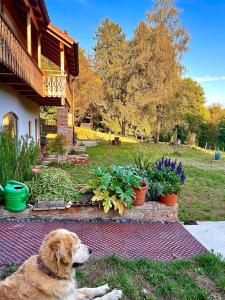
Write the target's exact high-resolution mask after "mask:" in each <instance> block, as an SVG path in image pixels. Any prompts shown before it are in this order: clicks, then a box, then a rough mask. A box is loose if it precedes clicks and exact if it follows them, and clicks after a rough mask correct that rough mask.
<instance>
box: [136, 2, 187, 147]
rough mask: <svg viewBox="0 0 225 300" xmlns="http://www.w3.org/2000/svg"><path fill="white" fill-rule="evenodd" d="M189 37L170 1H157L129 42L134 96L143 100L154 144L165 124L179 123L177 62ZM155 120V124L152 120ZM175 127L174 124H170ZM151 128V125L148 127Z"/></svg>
mask: <svg viewBox="0 0 225 300" xmlns="http://www.w3.org/2000/svg"><path fill="white" fill-rule="evenodd" d="M188 41H189V37H188V34H187V33H186V31H185V29H184V28H182V27H181V25H180V22H179V11H178V9H176V8H175V7H174V2H173V1H170V0H161V1H159V0H156V1H155V5H154V6H153V8H152V10H151V11H150V12H149V13H148V14H147V20H146V22H141V23H140V24H139V25H138V27H137V29H136V31H135V36H134V39H133V42H132V45H133V56H132V57H133V58H134V65H135V74H134V75H133V76H132V81H133V82H132V84H131V85H133V86H134V88H135V89H136V95H137V97H139V98H140V94H142V95H141V96H142V97H143V98H144V101H141V104H142V105H144V107H145V111H146V114H148V116H151V122H150V123H152V122H153V123H154V126H153V132H154V137H155V141H156V142H158V141H159V135H160V132H161V130H162V129H163V126H168V124H172V123H171V122H168V120H170V121H171V120H172V121H174V122H173V123H176V122H175V120H176V119H178V116H179V114H178V113H176V112H174V114H173V118H172V119H170V118H169V117H171V116H172V114H171V111H170V109H171V108H173V109H175V111H176V108H177V107H178V106H177V105H176V106H175V105H174V103H175V102H174V101H172V99H175V98H174V97H173V96H174V95H175V93H176V92H177V89H178V87H179V81H180V73H181V65H180V62H179V60H180V58H181V56H182V54H183V53H184V52H185V51H187V44H188ZM153 119H154V120H153ZM173 125H175V124H173ZM151 126H152V125H151Z"/></svg>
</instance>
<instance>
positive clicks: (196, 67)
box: [46, 0, 225, 106]
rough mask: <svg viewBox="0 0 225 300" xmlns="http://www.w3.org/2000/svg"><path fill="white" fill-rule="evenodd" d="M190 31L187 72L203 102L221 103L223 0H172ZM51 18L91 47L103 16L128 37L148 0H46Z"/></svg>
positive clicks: (224, 82) (224, 86)
mask: <svg viewBox="0 0 225 300" xmlns="http://www.w3.org/2000/svg"><path fill="white" fill-rule="evenodd" d="M175 3H176V5H177V6H178V7H179V8H180V9H181V10H182V14H181V21H182V23H183V25H184V26H185V27H186V28H187V30H188V32H189V34H190V35H191V38H192V40H191V43H190V51H189V53H187V54H186V55H185V57H184V59H183V64H184V65H185V66H186V68H187V71H186V74H185V76H190V77H192V78H194V79H196V80H197V81H199V83H200V84H201V85H202V86H203V87H204V89H205V93H206V98H207V104H211V103H214V102H216V103H221V104H223V105H224V106H225V0H176V1H175ZM46 4H47V8H48V11H49V15H50V19H51V21H52V22H53V23H54V24H55V25H56V26H58V27H60V28H61V29H63V30H64V29H66V30H67V31H68V33H69V34H70V35H71V36H72V37H73V38H75V39H76V40H77V41H78V42H79V44H80V47H82V48H84V49H85V50H86V51H87V52H91V51H92V47H93V45H94V40H93V36H94V32H95V29H96V27H97V26H98V24H99V23H100V22H101V20H102V19H103V18H105V17H109V18H110V19H111V20H113V21H115V22H118V23H120V25H121V26H122V28H123V30H124V32H125V33H126V34H127V36H128V38H130V37H132V34H133V31H134V29H135V27H136V26H137V24H138V22H139V21H140V20H143V19H144V18H145V13H146V11H147V10H149V8H150V7H151V4H152V0H46Z"/></svg>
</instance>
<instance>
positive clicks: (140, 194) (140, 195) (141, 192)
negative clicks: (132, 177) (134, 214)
mask: <svg viewBox="0 0 225 300" xmlns="http://www.w3.org/2000/svg"><path fill="white" fill-rule="evenodd" d="M147 191H148V186H147V185H144V186H142V187H141V189H137V188H134V193H135V198H134V201H133V205H134V206H139V205H143V204H144V203H145V196H146V193H147Z"/></svg>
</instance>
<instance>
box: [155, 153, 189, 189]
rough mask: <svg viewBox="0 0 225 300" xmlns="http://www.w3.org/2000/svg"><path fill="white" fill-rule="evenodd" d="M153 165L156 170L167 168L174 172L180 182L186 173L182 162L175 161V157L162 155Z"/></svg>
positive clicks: (182, 181) (183, 180)
mask: <svg viewBox="0 0 225 300" xmlns="http://www.w3.org/2000/svg"><path fill="white" fill-rule="evenodd" d="M155 166H156V168H157V169H158V170H161V171H163V170H165V169H167V170H170V171H172V172H174V173H175V174H176V175H177V176H178V177H179V179H180V183H181V184H184V182H185V179H186V174H185V173H184V171H183V164H182V162H181V161H180V162H179V163H177V160H176V159H175V160H171V159H170V158H166V157H162V158H160V159H159V160H158V161H157V162H156V164H155Z"/></svg>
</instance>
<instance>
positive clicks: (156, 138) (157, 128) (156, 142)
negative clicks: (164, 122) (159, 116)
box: [154, 120, 161, 144]
mask: <svg viewBox="0 0 225 300" xmlns="http://www.w3.org/2000/svg"><path fill="white" fill-rule="evenodd" d="M160 131H161V121H160V120H157V127H156V133H155V134H154V143H155V144H158V143H159V135H160Z"/></svg>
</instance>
